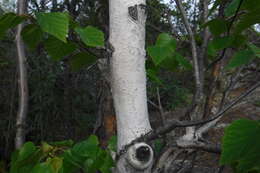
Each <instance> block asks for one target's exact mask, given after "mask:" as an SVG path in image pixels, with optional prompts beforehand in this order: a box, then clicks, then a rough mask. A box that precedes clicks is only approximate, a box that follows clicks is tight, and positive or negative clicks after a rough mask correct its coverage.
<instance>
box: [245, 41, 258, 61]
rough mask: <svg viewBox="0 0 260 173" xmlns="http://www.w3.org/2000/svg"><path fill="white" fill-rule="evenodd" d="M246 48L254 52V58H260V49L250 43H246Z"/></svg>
mask: <svg viewBox="0 0 260 173" xmlns="http://www.w3.org/2000/svg"><path fill="white" fill-rule="evenodd" d="M248 46H249V48H250V49H251V50H252V51H253V52H254V54H255V56H256V57H258V58H260V48H259V47H257V46H256V45H254V44H251V43H248Z"/></svg>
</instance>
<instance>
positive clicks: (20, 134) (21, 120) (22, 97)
mask: <svg viewBox="0 0 260 173" xmlns="http://www.w3.org/2000/svg"><path fill="white" fill-rule="evenodd" d="M26 8H27V2H26V0H18V1H17V13H18V14H19V15H22V14H25V13H26ZM22 28H23V24H19V25H18V27H17V33H16V48H17V66H18V89H19V108H18V113H17V117H16V135H15V148H16V149H18V148H20V147H21V146H22V145H23V143H24V141H25V120H26V115H27V110H28V82H27V71H26V65H25V64H26V57H25V48H24V43H23V41H22V38H21V31H22Z"/></svg>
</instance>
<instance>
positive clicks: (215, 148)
mask: <svg viewBox="0 0 260 173" xmlns="http://www.w3.org/2000/svg"><path fill="white" fill-rule="evenodd" d="M177 146H178V147H180V148H186V149H188V148H191V149H198V150H202V151H206V152H210V153H216V154H220V153H221V146H220V145H218V144H205V143H203V142H199V141H194V142H192V143H190V144H187V145H184V146H182V145H177Z"/></svg>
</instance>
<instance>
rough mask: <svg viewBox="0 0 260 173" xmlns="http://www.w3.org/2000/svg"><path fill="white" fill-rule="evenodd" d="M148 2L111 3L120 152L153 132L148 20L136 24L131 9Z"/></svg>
mask: <svg viewBox="0 0 260 173" xmlns="http://www.w3.org/2000/svg"><path fill="white" fill-rule="evenodd" d="M136 4H137V5H139V4H145V0H110V1H109V5H110V7H109V8H110V9H109V10H110V38H109V41H110V43H111V44H112V46H113V47H114V52H113V56H112V59H111V74H112V79H111V80H112V83H111V84H112V93H113V99H114V105H115V109H116V115H117V125H118V150H121V149H122V148H123V146H124V145H126V144H128V143H130V142H131V141H132V140H134V139H136V138H137V137H139V136H141V135H142V134H145V133H147V132H149V131H150V130H151V126H150V123H149V119H148V111H147V98H146V97H147V96H146V74H145V17H144V15H142V14H139V15H138V20H137V21H135V20H133V19H132V18H131V17H130V16H129V14H128V7H130V6H135V5H136Z"/></svg>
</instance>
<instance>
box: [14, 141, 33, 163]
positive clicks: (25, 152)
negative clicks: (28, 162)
mask: <svg viewBox="0 0 260 173" xmlns="http://www.w3.org/2000/svg"><path fill="white" fill-rule="evenodd" d="M35 151H36V146H35V145H34V144H33V143H32V142H26V143H25V144H24V145H23V146H22V147H21V149H20V150H19V156H18V161H22V160H25V159H27V158H28V157H30V156H31V155H32V154H33V153H34V152H35Z"/></svg>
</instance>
